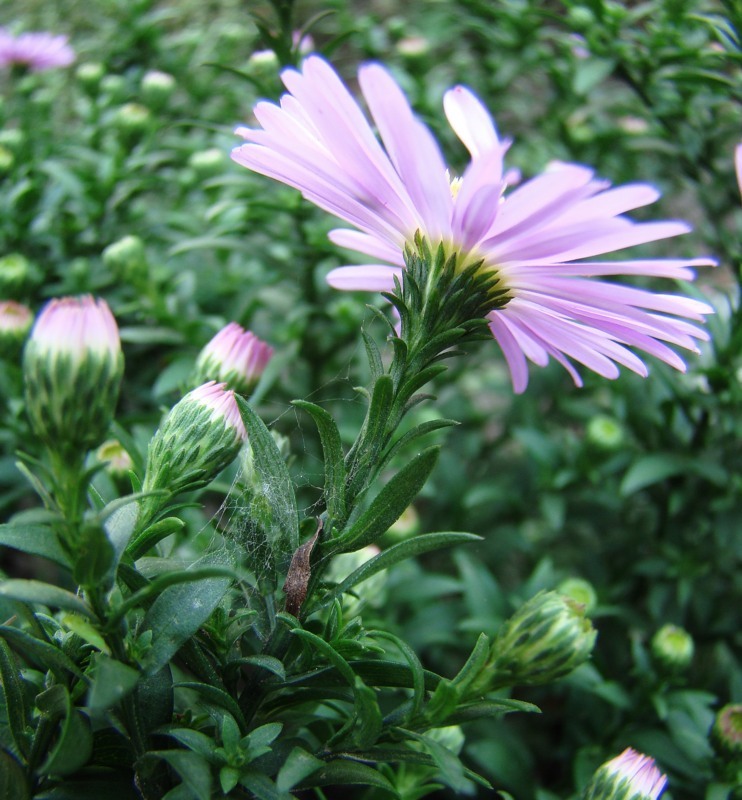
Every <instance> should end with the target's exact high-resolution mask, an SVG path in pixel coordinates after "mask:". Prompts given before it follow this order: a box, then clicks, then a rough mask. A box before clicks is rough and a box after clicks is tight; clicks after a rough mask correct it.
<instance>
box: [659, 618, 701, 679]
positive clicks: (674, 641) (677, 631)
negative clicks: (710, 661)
mask: <svg viewBox="0 0 742 800" xmlns="http://www.w3.org/2000/svg"><path fill="white" fill-rule="evenodd" d="M650 648H651V651H652V657H653V658H654V660H655V662H656V663H657V665H658V666H659V667H660V668H661V669H663V670H664V671H666V672H676V673H677V672H681V671H682V670H684V669H686V667H688V666H689V664H690V662H691V661H692V660H693V651H694V649H695V647H694V645H693V637H692V636H691V635H690V634H689V633H688V631H686V630H685V629H684V628H679V627H678V626H677V625H663V626H662V627H661V628H660V629H659V630H658V631H657V633H655V635H654V636H653V637H652V642H651V645H650Z"/></svg>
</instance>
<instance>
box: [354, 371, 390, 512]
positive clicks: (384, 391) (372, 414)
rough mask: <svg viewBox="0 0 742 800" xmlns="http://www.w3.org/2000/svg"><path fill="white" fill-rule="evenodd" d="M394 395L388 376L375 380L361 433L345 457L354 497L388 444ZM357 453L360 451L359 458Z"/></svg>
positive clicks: (362, 486)
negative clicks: (387, 437) (387, 428)
mask: <svg viewBox="0 0 742 800" xmlns="http://www.w3.org/2000/svg"><path fill="white" fill-rule="evenodd" d="M393 397H394V383H393V381H392V379H391V377H390V376H389V375H382V376H381V377H380V378H378V379H377V380H376V382H375V383H374V389H373V392H372V394H371V402H370V404H369V407H368V411H367V413H366V419H365V421H364V423H363V428H362V430H361V433H360V434H359V435H358V439H357V440H356V442H355V444H354V445H353V447H352V448H351V450H350V452H349V453H348V455H347V456H346V466H347V467H348V470H349V471H350V472H351V479H350V483H349V486H348V489H349V490H350V495H351V498H353V497H355V495H357V494H358V492H360V491H361V490H362V489H363V488H364V484H365V481H366V479H367V477H368V473H369V469H370V468H371V467H372V466H373V465H375V464H376V460H377V458H378V455H379V453H380V452H381V450H382V448H383V447H384V446H385V445H386V441H385V436H384V432H385V430H386V425H387V422H388V420H389V413H390V412H391V409H392V399H393ZM356 454H359V457H358V458H357V459H356V458H355V455H356Z"/></svg>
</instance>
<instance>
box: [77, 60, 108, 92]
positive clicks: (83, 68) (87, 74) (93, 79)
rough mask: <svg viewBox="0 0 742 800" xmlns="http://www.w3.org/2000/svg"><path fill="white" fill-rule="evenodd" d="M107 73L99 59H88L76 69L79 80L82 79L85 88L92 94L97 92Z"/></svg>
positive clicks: (81, 82)
mask: <svg viewBox="0 0 742 800" xmlns="http://www.w3.org/2000/svg"><path fill="white" fill-rule="evenodd" d="M105 74H106V71H105V68H104V66H103V64H99V63H98V62H97V61H96V62H93V61H87V62H85V63H83V64H80V66H79V67H78V68H77V69H76V70H75V76H76V77H77V80H78V81H80V84H81V85H82V87H83V89H85V91H86V92H89V93H90V94H95V92H96V91H97V90H98V86H99V85H100V82H101V80H102V78H103V76H104V75H105Z"/></svg>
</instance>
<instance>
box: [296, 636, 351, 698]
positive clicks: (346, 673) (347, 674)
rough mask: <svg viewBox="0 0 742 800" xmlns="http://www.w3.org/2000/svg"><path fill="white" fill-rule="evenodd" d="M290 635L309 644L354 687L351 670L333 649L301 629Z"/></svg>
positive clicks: (327, 643) (328, 644)
mask: <svg viewBox="0 0 742 800" xmlns="http://www.w3.org/2000/svg"><path fill="white" fill-rule="evenodd" d="M291 633H293V634H294V636H298V637H299V638H300V639H303V640H304V641H305V642H308V643H309V644H311V645H312V646H313V647H314V649H315V650H318V651H319V652H320V653H322V655H323V656H324V657H325V658H326V659H327V660H328V661H329V662H330V663H331V664H332V666H333V667H335V669H336V670H337V671H338V672H339V673H340V674H341V675H342V676H343V678H344V679H345V681H346V682H347V684H348V685H349V686H351V687H355V680H356V676H355V673H354V672H353V670H352V669H351V668H350V666H349V665H348V662H347V661H346V660H345V659H344V658H343V657H342V656H341V655H340V653H338V652H337V650H335V648H334V647H333V646H332V645H331V644H330V643H329V642H326V641H325V640H324V639H322V638H320V637H319V636H317V635H316V634H314V633H311V631H305V630H302V629H301V628H294V629H293V630H292V631H291Z"/></svg>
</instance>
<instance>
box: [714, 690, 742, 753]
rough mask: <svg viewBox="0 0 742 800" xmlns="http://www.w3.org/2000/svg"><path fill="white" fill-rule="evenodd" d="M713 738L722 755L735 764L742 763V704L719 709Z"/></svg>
mask: <svg viewBox="0 0 742 800" xmlns="http://www.w3.org/2000/svg"><path fill="white" fill-rule="evenodd" d="M711 738H712V740H713V742H714V745H715V746H716V749H717V750H718V751H719V753H720V754H721V755H723V756H725V757H726V758H728V759H730V760H732V761H735V762H740V761H742V703H733V704H729V705H726V706H724V707H723V708H721V709H719V712H718V713H717V715H716V720H715V721H714V726H713V728H711Z"/></svg>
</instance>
